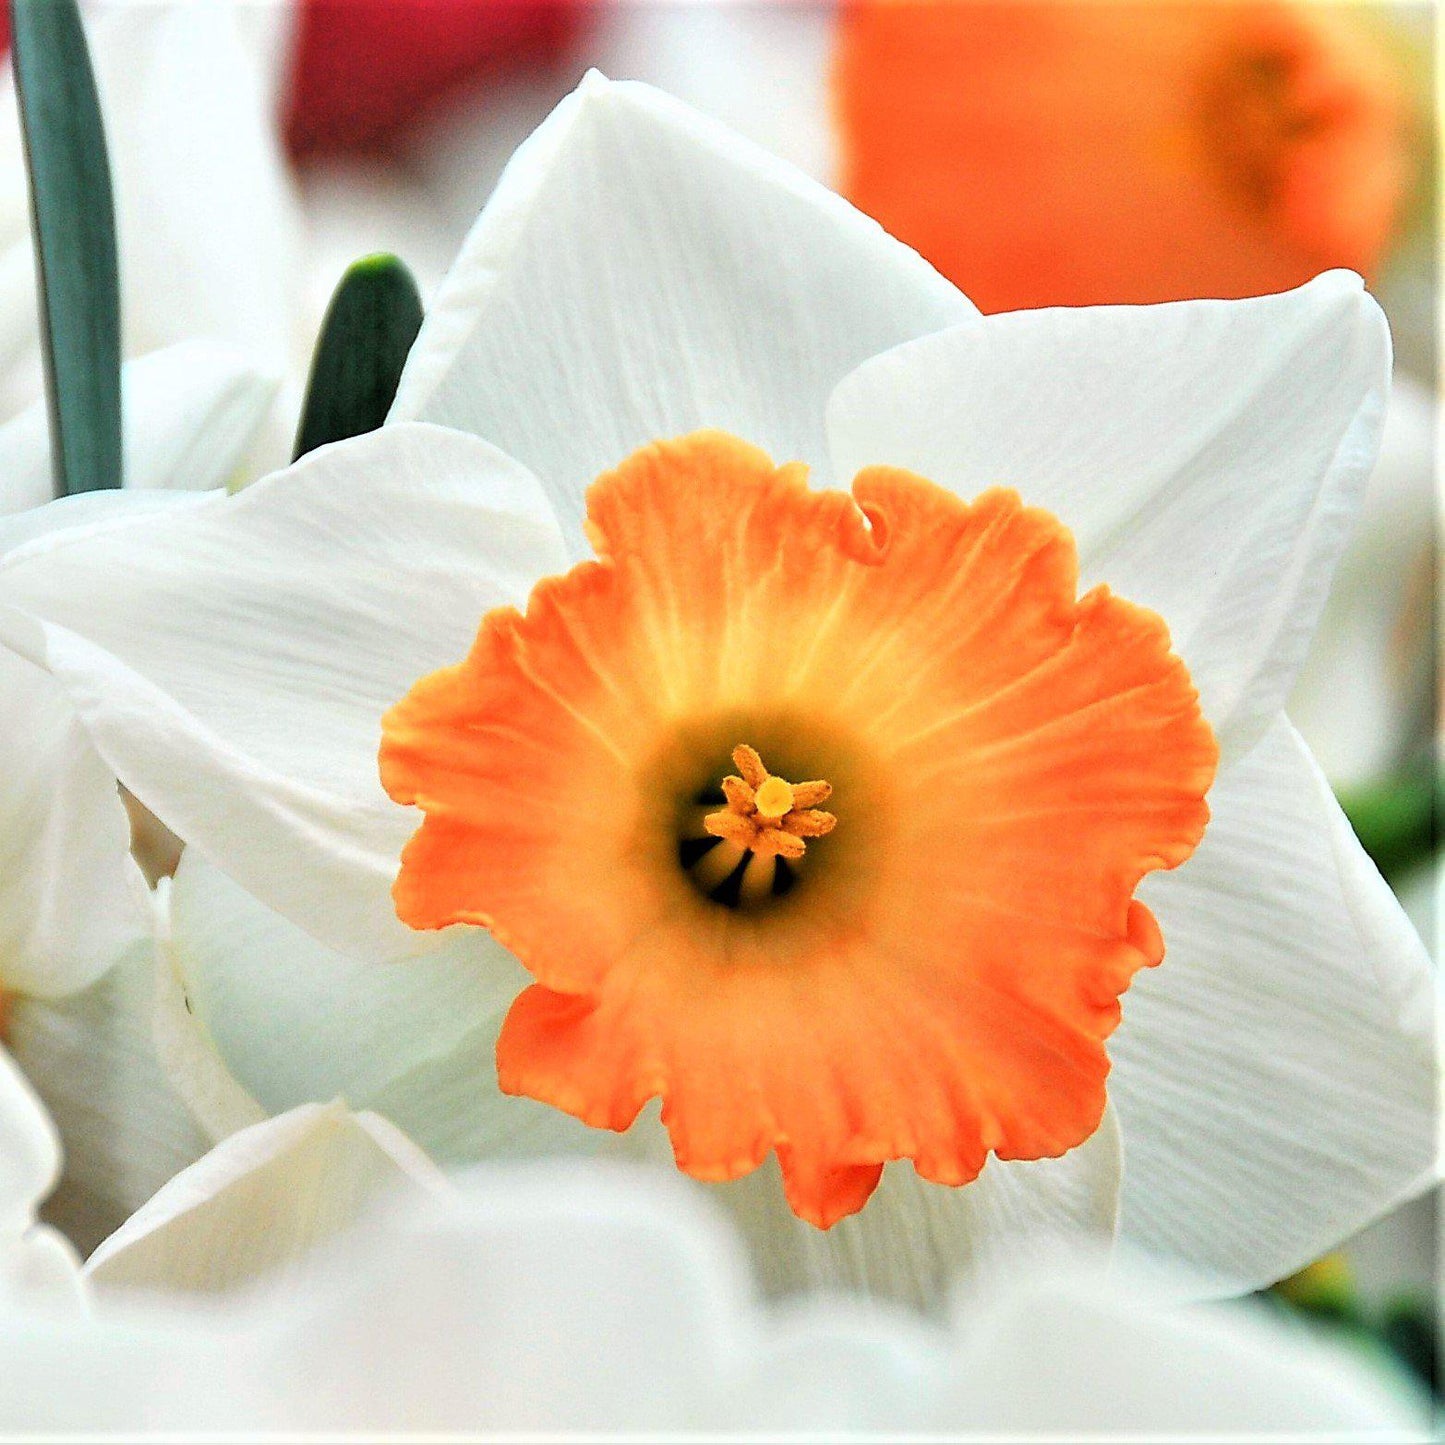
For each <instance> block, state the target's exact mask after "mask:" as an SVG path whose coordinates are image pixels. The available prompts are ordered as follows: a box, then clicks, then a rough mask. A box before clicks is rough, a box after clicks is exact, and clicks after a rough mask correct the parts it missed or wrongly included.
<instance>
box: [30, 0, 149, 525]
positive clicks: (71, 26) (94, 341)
mask: <svg viewBox="0 0 1445 1445" xmlns="http://www.w3.org/2000/svg"><path fill="white" fill-rule="evenodd" d="M10 26H11V36H12V41H11V43H12V46H13V50H14V64H15V85H16V90H17V92H18V94H19V101H20V120H21V128H22V131H23V134H24V137H25V160H26V165H27V166H28V168H29V171H30V210H31V215H32V217H33V220H34V227H35V251H36V257H37V269H38V271H39V282H40V318H41V334H42V339H43V342H44V347H45V386H46V397H47V400H48V403H49V408H50V443H51V445H50V452H51V460H52V467H53V470H54V473H55V493H56V495H57V496H65V495H67V494H68V493H71V492H93V491H98V490H100V489H102V488H106V487H118V486H120V484H121V465H122V463H121V457H122V453H121V420H120V415H121V414H120V282H119V279H118V274H117V266H116V249H115V208H114V205H113V203H112V200H111V190H110V168H109V165H108V164H107V161H106V152H105V128H104V126H103V124H102V122H101V117H100V102H99V100H98V99H97V97H96V92H95V76H94V75H93V74H92V72H91V68H90V53H89V51H88V50H87V49H86V44H85V32H84V30H83V29H82V28H81V24H80V11H79V9H78V7H77V5H76V3H75V0H10Z"/></svg>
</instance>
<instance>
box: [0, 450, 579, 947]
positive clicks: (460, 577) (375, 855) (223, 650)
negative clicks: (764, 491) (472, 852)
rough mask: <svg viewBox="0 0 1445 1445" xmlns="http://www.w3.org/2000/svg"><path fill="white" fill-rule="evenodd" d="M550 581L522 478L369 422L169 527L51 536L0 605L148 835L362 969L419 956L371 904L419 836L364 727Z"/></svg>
mask: <svg viewBox="0 0 1445 1445" xmlns="http://www.w3.org/2000/svg"><path fill="white" fill-rule="evenodd" d="M563 565H564V560H563V553H562V547H561V540H560V536H559V534H558V533H557V530H556V524H555V521H554V520H553V518H552V516H551V513H550V511H549V510H548V508H547V504H546V501H545V500H544V498H543V497H542V495H541V492H540V489H539V488H538V485H537V483H536V481H535V479H534V478H532V477H531V476H530V475H529V474H528V473H527V472H526V471H525V470H524V469H523V468H521V467H519V466H518V465H517V464H516V463H515V462H512V461H510V460H508V459H507V458H506V457H504V456H502V455H501V454H500V453H498V452H496V451H495V450H494V449H493V448H491V447H488V446H486V445H484V444H483V443H481V442H479V441H477V440H475V439H474V438H472V437H467V436H463V435H461V434H459V433H455V432H448V431H445V430H443V429H441V428H438V427H428V426H408V427H387V428H384V429H383V430H381V431H379V432H374V433H372V434H371V435H369V436H363V437H357V438H354V439H353V440H351V441H349V442H343V443H340V444H338V445H336V446H332V447H325V448H322V449H321V450H319V451H316V452H313V453H312V454H311V455H310V456H307V457H305V458H303V459H302V460H301V461H300V462H299V463H297V464H296V465H295V466H294V467H291V468H288V469H287V470H286V471H284V472H281V473H278V474H277V475H275V476H273V477H271V478H268V479H267V480H266V481H264V482H261V483H257V484H256V485H254V486H252V487H249V488H247V489H246V491H244V492H242V493H240V494H239V495H237V496H235V497H232V498H227V499H217V500H216V501H215V502H214V503H213V504H203V505H198V506H195V507H193V508H191V509H189V510H188V511H187V512H186V513H185V514H184V515H174V516H166V517H156V518H146V519H145V520H144V522H143V523H137V524H131V525H124V524H117V525H115V526H112V527H110V528H96V529H95V530H93V531H90V532H88V533H86V534H84V535H83V536H71V535H65V534H61V535H58V536H56V537H55V538H53V539H51V542H50V545H49V547H48V548H47V549H46V550H45V552H44V554H43V556H32V555H31V554H30V553H28V552H27V553H24V554H21V556H20V558H19V559H18V560H17V559H16V558H14V557H11V558H8V559H6V561H5V562H4V563H3V564H0V602H3V601H13V602H14V603H15V604H16V606H17V607H24V608H27V609H29V610H30V611H32V612H33V613H34V614H36V615H37V616H40V617H43V618H44V619H45V625H44V626H43V628H41V629H40V630H41V633H42V636H41V637H40V639H39V640H38V641H37V640H35V639H34V638H32V639H30V642H29V645H30V648H31V654H30V655H31V656H32V657H33V659H34V660H35V661H37V662H38V663H40V664H42V665H43V666H45V667H46V668H47V669H48V670H49V671H50V672H51V673H52V674H53V675H54V676H55V677H56V678H57V679H59V680H60V682H61V683H62V685H63V686H64V687H65V688H66V690H67V692H68V694H69V696H70V700H71V703H72V705H73V706H74V707H75V709H76V711H77V712H78V713H79V715H80V716H81V718H82V719H83V721H84V722H85V725H86V726H87V728H88V729H89V731H90V735H91V737H92V739H93V740H94V742H95V745H96V747H97V749H98V750H99V752H100V754H101V755H102V756H103V757H104V758H105V759H106V760H107V762H108V763H109V764H110V765H111V767H112V768H113V769H114V772H115V775H116V776H117V777H119V778H120V779H121V780H122V781H123V782H124V783H125V785H126V786H127V787H128V788H129V789H130V790H131V791H132V792H133V793H134V794H135V795H136V796H137V797H138V798H139V799H140V800H141V801H142V802H143V803H144V804H145V805H146V806H147V807H148V808H150V810H151V811H152V812H153V813H155V815H156V816H157V817H158V818H160V819H161V820H162V822H164V823H165V824H166V825H167V826H168V827H170V828H171V830H172V831H173V832H175V833H176V834H177V835H178V836H179V837H182V838H184V839H185V840H186V842H187V844H188V845H189V846H191V847H194V848H197V849H198V850H199V851H200V852H202V853H203V854H205V855H207V856H208V857H210V858H212V859H214V860H215V861H216V862H218V863H219V864H220V865H221V866H222V867H223V868H224V869H225V871H226V872H227V873H229V874H230V875H231V876H233V877H234V878H236V879H237V881H238V882H240V883H241V884H242V885H243V886H244V887H245V888H246V889H247V890H248V891H250V892H251V893H253V894H254V895H255V896H256V897H258V898H260V899H261V900H262V901H263V902H265V903H267V904H269V905H270V906H272V907H274V908H276V909H278V910H279V911H280V912H282V913H284V914H286V915H287V916H288V917H290V918H291V919H293V920H294V921H295V922H297V923H298V924H300V925H301V926H302V927H304V928H306V929H307V930H308V931H309V932H311V933H312V934H313V935H314V936H316V937H318V938H321V939H323V940H324V941H327V942H329V943H331V944H333V945H334V946H337V947H340V948H343V949H346V950H348V951H351V952H354V953H355V954H356V955H357V956H359V957H364V958H379V957H390V956H396V955H398V954H403V953H409V952H418V951H425V950H426V949H428V948H430V947H433V946H435V942H436V940H435V938H434V936H430V935H425V936H424V935H421V934H417V933H413V932H412V931H411V930H409V929H406V928H403V927H402V925H401V924H400V923H399V922H398V921H397V919H396V916H395V913H394V911H393V909H392V904H391V896H390V889H391V883H392V879H393V877H394V875H395V873H396V867H397V857H398V855H399V853H400V851H401V847H402V845H403V843H405V841H406V839H407V838H408V837H409V836H410V835H411V833H412V832H414V831H415V829H416V827H417V825H418V821H419V820H418V818H417V816H416V815H415V814H414V813H413V812H412V811H411V810H409V809H405V808H399V807H397V806H395V805H394V804H393V803H391V801H390V800H389V799H388V798H387V797H386V795H385V794H384V793H383V792H382V789H381V784H380V781H379V779H378V776H377V765H376V753H377V747H378V744H379V741H380V721H381V715H382V713H383V712H384V711H385V710H386V709H387V708H388V707H389V706H391V704H392V703H394V702H395V701H397V700H398V699H399V698H400V697H401V696H402V695H403V694H404V693H405V692H406V691H407V690H408V688H410V686H411V685H412V683H414V682H415V681H416V680H417V679H418V678H420V677H421V676H423V675H424V674H426V673H428V672H431V671H432V670H434V669H435V668H437V667H440V666H443V665H447V664H451V663H454V662H456V661H458V660H459V659H460V658H462V657H463V656H464V655H465V654H466V652H467V650H468V648H469V647H470V645H471V642H472V639H473V637H474V636H475V633H476V628H477V625H478V623H479V622H480V620H481V618H482V615H483V614H484V613H485V612H487V611H488V610H489V609H490V608H492V607H495V606H497V605H499V604H503V603H512V604H516V603H520V602H522V601H523V600H524V599H525V597H526V595H527V593H528V592H529V591H530V589H531V585H532V583H533V582H534V581H535V580H536V579H537V578H538V577H539V576H541V575H543V574H546V573H550V572H555V571H558V570H560V569H561V567H562V566H563ZM3 625H4V623H3V618H0V633H3ZM24 642H25V639H23V638H22V639H20V643H21V644H24Z"/></svg>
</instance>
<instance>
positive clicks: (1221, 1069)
mask: <svg viewBox="0 0 1445 1445" xmlns="http://www.w3.org/2000/svg"><path fill="white" fill-rule="evenodd" d="M1210 805H1211V808H1212V810H1213V818H1212V820H1211V822H1210V824H1209V827H1208V829H1207V831H1206V832H1205V835H1204V841H1203V842H1202V843H1201V844H1200V847H1199V849H1198V851H1197V852H1196V853H1195V855H1194V856H1193V858H1191V859H1190V860H1189V862H1188V863H1186V864H1185V865H1184V866H1183V867H1182V868H1180V869H1179V870H1178V871H1177V872H1175V873H1171V874H1156V875H1154V876H1153V877H1151V878H1149V879H1146V880H1145V882H1144V884H1143V886H1142V887H1141V888H1140V891H1139V896H1140V898H1141V899H1143V900H1144V901H1145V902H1146V903H1147V904H1148V905H1149V907H1150V908H1151V909H1153V911H1154V913H1155V915H1156V917H1157V918H1158V920H1159V925H1160V927H1161V929H1162V930H1163V933H1164V941H1165V954H1164V962H1163V963H1162V964H1161V965H1160V966H1159V968H1158V969H1151V970H1147V971H1146V972H1144V973H1142V974H1140V975H1139V977H1138V978H1137V979H1136V980H1135V981H1134V984H1133V986H1132V987H1131V989H1130V990H1129V993H1128V994H1127V996H1126V997H1125V999H1124V1021H1123V1024H1122V1025H1121V1026H1120V1028H1119V1031H1118V1033H1117V1034H1116V1035H1115V1036H1114V1039H1113V1041H1112V1043H1111V1045H1110V1053H1111V1055H1112V1057H1113V1059H1114V1065H1115V1068H1114V1075H1113V1084H1112V1092H1113V1097H1114V1101H1115V1103H1116V1104H1117V1106H1118V1109H1119V1118H1120V1125H1121V1128H1122V1130H1123V1135H1124V1158H1125V1168H1124V1205H1123V1217H1122V1223H1121V1231H1122V1236H1123V1238H1124V1239H1126V1240H1128V1241H1130V1242H1131V1243H1133V1244H1135V1245H1138V1246H1140V1247H1142V1248H1143V1249H1145V1250H1148V1251H1152V1252H1154V1253H1156V1254H1162V1255H1164V1256H1166V1257H1172V1258H1174V1259H1175V1260H1177V1261H1179V1262H1180V1263H1181V1264H1183V1265H1186V1266H1188V1267H1190V1268H1192V1269H1193V1270H1195V1271H1196V1272H1197V1279H1196V1281H1195V1283H1196V1285H1197V1287H1198V1288H1199V1289H1201V1290H1203V1291H1207V1292H1211V1293H1220V1294H1225V1293H1230V1294H1234V1293H1242V1292H1243V1291H1245V1290H1248V1289H1253V1288H1257V1287H1259V1286H1261V1285H1264V1284H1267V1283H1269V1282H1271V1281H1273V1280H1276V1279H1279V1278H1280V1277H1282V1276H1283V1275H1286V1274H1289V1273H1291V1272H1293V1271H1294V1270H1296V1269H1298V1268H1300V1267H1301V1266H1303V1265H1304V1264H1306V1263H1308V1262H1309V1261H1310V1260H1311V1259H1314V1258H1315V1257H1316V1256H1318V1255H1320V1254H1322V1253H1324V1252H1325V1251H1326V1250H1327V1249H1329V1248H1331V1247H1333V1246H1334V1245H1336V1244H1337V1243H1338V1242H1339V1241H1340V1240H1341V1239H1343V1238H1345V1237H1346V1236H1347V1235H1349V1234H1351V1233H1353V1232H1354V1231H1355V1230H1357V1229H1359V1228H1361V1227H1362V1226H1363V1225H1365V1224H1367V1223H1369V1222H1370V1220H1371V1219H1373V1218H1374V1217H1376V1216H1377V1215H1379V1214H1380V1213H1382V1212H1383V1211H1384V1210H1385V1209H1387V1208H1388V1207H1390V1206H1391V1205H1393V1204H1395V1203H1398V1202H1400V1201H1401V1200H1403V1199H1406V1198H1408V1197H1410V1196H1411V1195H1413V1194H1416V1193H1418V1192H1420V1191H1421V1190H1422V1189H1424V1188H1425V1187H1426V1186H1427V1185H1428V1183H1429V1182H1430V1179H1431V1177H1432V1171H1433V1166H1434V1152H1435V1137H1436V1128H1437V1113H1436V1110H1437V1097H1436V1091H1437V1085H1436V1062H1435V1041H1434V1037H1433V1034H1434V1017H1433V1014H1434V990H1433V986H1432V979H1431V973H1430V965H1429V961H1428V959H1427V957H1426V954H1425V950H1424V948H1423V946H1422V945H1421V943H1420V940H1419V938H1418V937H1417V936H1416V934H1415V932H1414V930H1413V929H1412V928H1411V926H1410V924H1409V922H1408V921H1407V920H1406V918H1405V916H1404V914H1403V913H1402V912H1401V910H1400V908H1399V906H1398V904H1397V903H1396V902H1395V900H1394V897H1393V895H1392V894H1391V893H1390V890H1389V888H1388V887H1387V886H1386V884H1385V883H1384V881H1383V880H1382V879H1381V878H1380V876H1379V874H1378V873H1377V872H1376V870H1375V868H1374V865H1373V864H1372V863H1371V862H1370V861H1369V859H1368V858H1367V857H1366V856H1365V854H1364V851H1363V850H1362V849H1361V848H1360V845H1359V843H1358V842H1357V841H1356V840H1355V837H1354V834H1353V833H1352V832H1351V831H1350V827H1349V824H1348V823H1347V822H1346V821H1345V818H1344V815H1343V814H1342V813H1341V812H1340V809H1339V806H1338V804H1337V803H1336V802H1335V800H1334V797H1333V796H1332V794H1331V793H1330V790H1329V787H1328V785H1327V784H1326V782H1325V780H1324V778H1323V777H1322V776H1321V774H1320V772H1319V769H1318V767H1317V766H1316V765H1315V763H1314V761H1313V759H1312V758H1310V756H1309V753H1308V751H1307V750H1306V748H1305V746H1304V744H1303V743H1302V742H1301V741H1300V739H1299V736H1298V734H1297V733H1295V731H1294V729H1293V728H1291V727H1290V725H1289V723H1288V722H1287V721H1285V720H1284V718H1283V717H1280V718H1278V719H1277V720H1276V722H1275V724H1274V725H1273V726H1272V727H1271V728H1270V730H1269V731H1268V732H1267V733H1266V735H1265V737H1264V738H1263V739H1262V740H1261V741H1260V742H1259V743H1258V744H1257V745H1256V747H1255V748H1254V749H1253V751H1251V752H1250V753H1249V754H1248V755H1247V756H1246V757H1244V758H1243V759H1241V760H1240V761H1239V762H1238V763H1236V764H1235V765H1234V766H1233V767H1232V768H1230V769H1228V770H1227V771H1225V772H1224V773H1223V774H1222V775H1221V777H1220V779H1219V781H1218V782H1217V783H1216V784H1215V787H1214V790H1213V792H1212V793H1211V794H1210Z"/></svg>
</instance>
